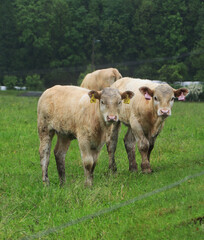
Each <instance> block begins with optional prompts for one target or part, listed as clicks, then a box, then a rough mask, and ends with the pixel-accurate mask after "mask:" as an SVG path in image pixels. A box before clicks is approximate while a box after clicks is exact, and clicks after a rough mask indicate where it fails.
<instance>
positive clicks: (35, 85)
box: [25, 74, 43, 90]
mask: <svg viewBox="0 0 204 240" xmlns="http://www.w3.org/2000/svg"><path fill="white" fill-rule="evenodd" d="M25 82H26V88H27V89H28V90H43V82H42V80H41V79H40V75H38V74H33V75H29V76H27V77H26V81H25Z"/></svg>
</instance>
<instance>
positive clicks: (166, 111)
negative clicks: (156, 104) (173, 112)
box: [160, 109, 169, 115]
mask: <svg viewBox="0 0 204 240" xmlns="http://www.w3.org/2000/svg"><path fill="white" fill-rule="evenodd" d="M160 112H161V114H163V115H166V114H169V110H165V109H161V110H160Z"/></svg>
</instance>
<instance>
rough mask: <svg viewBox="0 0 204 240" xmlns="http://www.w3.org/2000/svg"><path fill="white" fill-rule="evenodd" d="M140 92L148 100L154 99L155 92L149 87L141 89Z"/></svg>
mask: <svg viewBox="0 0 204 240" xmlns="http://www.w3.org/2000/svg"><path fill="white" fill-rule="evenodd" d="M139 90H140V92H141V93H142V94H143V95H144V97H145V99H146V100H151V98H152V97H153V95H154V91H153V90H151V89H150V88H148V87H141V88H139Z"/></svg>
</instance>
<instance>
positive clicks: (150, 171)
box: [142, 168, 153, 174]
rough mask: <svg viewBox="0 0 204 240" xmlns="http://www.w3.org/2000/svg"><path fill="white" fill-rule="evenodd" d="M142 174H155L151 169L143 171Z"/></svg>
mask: <svg viewBox="0 0 204 240" xmlns="http://www.w3.org/2000/svg"><path fill="white" fill-rule="evenodd" d="M142 173H144V174H150V173H153V170H152V169H151V168H147V169H143V170H142Z"/></svg>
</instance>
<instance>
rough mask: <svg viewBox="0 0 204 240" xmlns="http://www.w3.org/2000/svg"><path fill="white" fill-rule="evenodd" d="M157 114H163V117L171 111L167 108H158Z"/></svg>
mask: <svg viewBox="0 0 204 240" xmlns="http://www.w3.org/2000/svg"><path fill="white" fill-rule="evenodd" d="M159 115H160V116H164V117H168V116H170V115H171V111H170V110H169V109H160V110H159Z"/></svg>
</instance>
